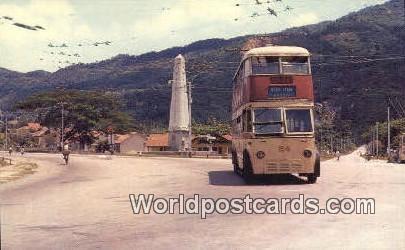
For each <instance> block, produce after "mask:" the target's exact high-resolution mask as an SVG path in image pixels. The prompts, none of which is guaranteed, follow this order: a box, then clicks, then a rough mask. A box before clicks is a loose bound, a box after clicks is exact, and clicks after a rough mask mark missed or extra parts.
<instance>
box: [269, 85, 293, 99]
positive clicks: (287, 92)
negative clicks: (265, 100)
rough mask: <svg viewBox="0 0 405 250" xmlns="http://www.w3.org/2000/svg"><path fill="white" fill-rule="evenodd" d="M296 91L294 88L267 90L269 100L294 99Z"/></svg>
mask: <svg viewBox="0 0 405 250" xmlns="http://www.w3.org/2000/svg"><path fill="white" fill-rule="evenodd" d="M295 96H296V89H295V86H277V87H276V86H274V87H270V88H269V97H270V98H279V97H295Z"/></svg>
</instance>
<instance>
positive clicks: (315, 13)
mask: <svg viewBox="0 0 405 250" xmlns="http://www.w3.org/2000/svg"><path fill="white" fill-rule="evenodd" d="M258 1H259V2H262V4H260V5H258V4H255V2H256V0H161V1H158V0H0V67H2V68H7V69H10V70H15V71H20V72H29V71H34V70H46V71H51V72H53V71H56V70H58V69H59V68H63V67H66V66H69V65H71V64H74V63H80V62H81V63H90V62H97V61H101V60H104V59H109V58H111V57H114V56H116V55H118V54H130V55H139V54H142V53H145V52H150V51H159V50H163V49H166V48H170V47H173V46H183V45H187V44H190V43H192V42H194V41H198V40H202V39H208V38H232V37H236V36H242V35H248V34H258V33H259V34H262V33H272V32H277V31H281V30H284V29H286V28H289V27H298V26H302V25H306V24H313V23H318V22H320V21H325V20H335V19H337V18H339V17H341V16H343V15H346V14H348V13H350V12H353V11H357V10H359V9H362V8H364V7H367V6H372V5H376V4H381V3H384V2H385V1H386V0H339V1H336V0H270V3H266V2H267V0H258ZM287 6H288V7H287ZM268 7H270V8H271V9H274V10H275V11H276V12H277V17H276V16H274V15H270V14H269V12H268V10H267V8H268ZM290 7H291V8H292V9H291V8H290ZM252 16H253V17H252ZM4 17H11V18H13V20H9V19H6V18H4ZM13 23H22V24H25V25H29V26H32V27H33V26H41V27H43V28H44V30H43V29H39V28H37V30H35V31H34V30H29V29H24V28H21V27H18V26H15V25H13ZM105 42H107V43H105ZM64 45H66V46H64ZM57 46H58V47H57ZM62 46H63V47H62Z"/></svg>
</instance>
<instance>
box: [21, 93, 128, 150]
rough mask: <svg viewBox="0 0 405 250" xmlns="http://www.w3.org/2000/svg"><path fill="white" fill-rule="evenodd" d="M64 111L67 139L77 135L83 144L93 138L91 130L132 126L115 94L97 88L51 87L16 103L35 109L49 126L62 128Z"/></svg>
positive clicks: (23, 108)
mask: <svg viewBox="0 0 405 250" xmlns="http://www.w3.org/2000/svg"><path fill="white" fill-rule="evenodd" d="M62 106H63V113H64V124H65V126H64V127H65V133H64V141H66V140H70V139H74V140H78V141H79V142H80V144H81V145H85V144H90V143H92V142H93V141H94V135H93V133H92V131H94V130H97V131H104V132H106V131H107V128H108V127H110V126H111V127H113V128H114V131H115V132H124V131H127V130H129V129H130V128H132V119H131V118H130V117H129V115H128V114H126V113H124V112H121V111H120V108H121V105H120V102H119V101H118V98H117V96H116V95H114V94H111V93H100V92H96V91H77V90H67V91H60V90H57V91H50V92H43V93H40V94H36V95H33V96H31V97H29V98H28V99H26V100H25V101H23V102H20V103H18V104H17V105H16V108H18V109H22V110H28V111H32V112H35V113H36V114H37V117H38V121H39V122H40V123H41V124H43V125H45V126H48V127H53V128H60V127H61V123H62Z"/></svg>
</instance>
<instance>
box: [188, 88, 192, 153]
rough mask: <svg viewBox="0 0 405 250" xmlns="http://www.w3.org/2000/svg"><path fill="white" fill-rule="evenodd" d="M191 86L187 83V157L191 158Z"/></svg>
mask: <svg viewBox="0 0 405 250" xmlns="http://www.w3.org/2000/svg"><path fill="white" fill-rule="evenodd" d="M191 86H192V83H191V81H189V82H188V91H187V94H188V98H187V99H188V115H189V119H188V120H189V123H188V153H189V157H191V151H192V147H191V143H192V141H191V136H192V131H191V130H192V127H191V126H192V123H191V104H192V103H193V100H192V99H191Z"/></svg>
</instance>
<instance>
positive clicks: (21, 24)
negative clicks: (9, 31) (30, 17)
mask: <svg viewBox="0 0 405 250" xmlns="http://www.w3.org/2000/svg"><path fill="white" fill-rule="evenodd" d="M13 25H15V26H17V27H20V28H23V29H27V30H37V29H36V28H35V27H32V26H29V25H26V24H23V23H13Z"/></svg>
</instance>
